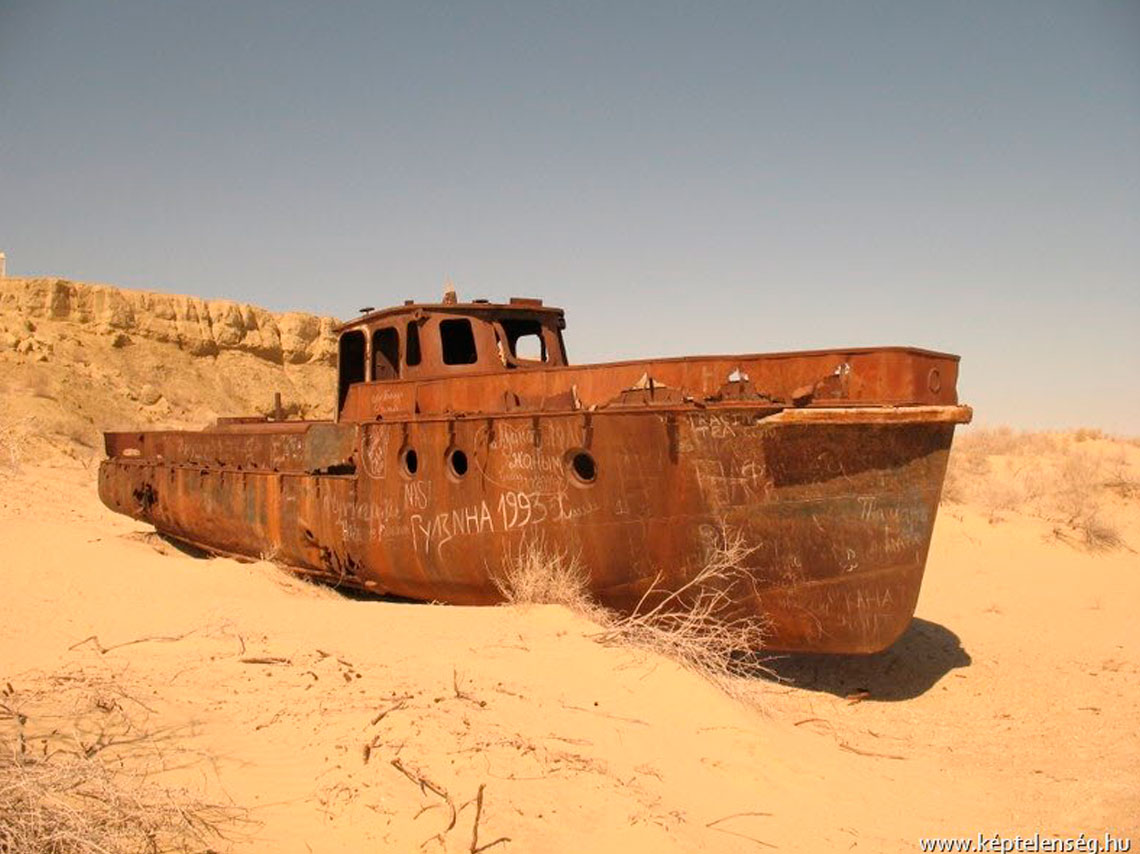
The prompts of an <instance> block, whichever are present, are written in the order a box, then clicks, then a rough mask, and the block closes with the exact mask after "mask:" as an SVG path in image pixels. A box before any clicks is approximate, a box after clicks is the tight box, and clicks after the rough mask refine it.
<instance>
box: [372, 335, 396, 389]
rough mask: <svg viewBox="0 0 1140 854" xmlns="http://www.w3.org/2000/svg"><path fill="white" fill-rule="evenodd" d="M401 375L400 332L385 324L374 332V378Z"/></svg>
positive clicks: (380, 378)
mask: <svg viewBox="0 0 1140 854" xmlns="http://www.w3.org/2000/svg"><path fill="white" fill-rule="evenodd" d="M399 375H400V333H399V332H397V331H396V328H395V327H393V326H384V327H382V328H380V329H377V330H376V331H375V332H373V333H372V379H373V380H394V379H396V377H398V376H399Z"/></svg>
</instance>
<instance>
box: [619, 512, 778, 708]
mask: <svg viewBox="0 0 1140 854" xmlns="http://www.w3.org/2000/svg"><path fill="white" fill-rule="evenodd" d="M753 551H754V549H750V548H748V547H747V546H746V545H745V543H744V537H743V536H742V535H741V534H740V533H739V532H731V531H729V530H728V529H727V528H724V527H722V528H721V529H720V531H719V533H718V540H717V542H716V543H715V544H714V545H713V546H712V548H710V549H709V553H708V555H707V556H706V559H705V562H704V565H703V566H702V567H701V568H700V570H699V571H697V572H696V573H695V574H694V575H693V576H692V577H691V578H690V579H689V580H688V581H686V582H684V583H683V584H681V585H680V586H679V587H677V588H676V589H675V590H668V589H666V588H663V587H661V586H660V582H661V576H660V575H658V577H657V579H656V580H655V581H654V583H653V585H651V586H650V589H649V590H648V591H646V593H645V595H643V596H642V597H641V601H640V602H638V604H637V607H636V608H634V610H633V612H632V613H630V614H627V615H625V616H621V617H616V618H615V619H613V620H612V621H611V623H610V625H608V626H607V627H606V628H605V630H604V631H603V632H602V633H601V634H600V635H599V636H598V640H599V641H600V642H601V643H603V644H607V645H619V646H626V645H631V646H636V647H640V648H642V649H648V650H650V651H652V652H655V653H657V654H659V655H664V656H666V657H668V658H671V659H673V660H674V661H676V662H678V663H679V664H681V665H682V666H683V667H686V668H688V669H689V670H692V671H693V672H695V673H697V674H699V675H701V676H703V677H705V678H706V679H708V680H709V681H711V682H713V683H714V684H715V685H718V686H719V687H721V688H722V689H724V690H725V691H727V692H728V693H730V694H732V695H734V696H741V695H742V693H744V691H745V689H746V688H747V687H749V686H748V683H747V682H744V681H742V679H741V677H744V676H748V675H753V674H755V673H756V670H757V665H756V656H757V654H758V653H759V651H760V650H761V649H762V648H763V646H764V640H765V638H766V637H767V634H768V630H769V625H770V624H769V620H768V619H767V617H765V616H757V615H756V614H755V613H754V612H753V611H752V610H751V608H750V607H749V604H750V603H747V604H746V603H745V600H747V599H753V598H754V597H755V596H756V595H757V591H756V587H755V580H754V579H753V577H752V574H751V573H750V572H748V570H747V569H745V568H744V561H745V560H746V559H747V558H748V556H749V555H750V554H751V553H752V552H753Z"/></svg>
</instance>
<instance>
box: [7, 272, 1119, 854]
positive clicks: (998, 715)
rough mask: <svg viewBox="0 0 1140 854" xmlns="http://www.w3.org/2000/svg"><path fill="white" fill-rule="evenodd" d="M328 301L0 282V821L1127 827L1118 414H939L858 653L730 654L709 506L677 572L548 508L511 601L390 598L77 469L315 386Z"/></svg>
mask: <svg viewBox="0 0 1140 854" xmlns="http://www.w3.org/2000/svg"><path fill="white" fill-rule="evenodd" d="M124 306H126V308H124ZM128 309H129V310H128ZM29 326H30V327H32V328H29ZM330 328H331V321H326V320H321V319H316V318H310V319H303V318H297V317H294V318H293V319H292V320H286V319H282V318H280V317H274V316H272V315H270V314H269V313H267V312H260V310H257V309H252V308H249V307H242V306H236V305H235V304H229V303H222V304H215V303H209V304H206V303H202V302H201V301H194V300H191V299H189V298H182V297H165V296H162V295H139V294H132V293H131V292H120V291H117V290H115V289H112V288H107V287H105V286H99V287H96V288H88V287H86V286H83V285H78V284H73V283H66V282H62V283H61V282H58V281H57V280H31V281H26V280H5V281H4V282H3V283H0V570H2V572H3V579H4V588H3V596H0V852H4V854H10V852H16V851H21V852H23V851H32V852H39V851H44V852H48V851H51V852H96V851H107V852H120V851H151V850H153V851H162V850H172V851H206V850H212V851H219V852H221V851H267V852H268V851H272V852H288V851H298V852H305V851H329V850H374V851H401V852H403V851H428V852H431V851H452V852H467V854H473V852H478V851H485V850H489V851H491V852H499V851H504V852H509V851H527V852H529V851H549V852H577V851H580V850H583V849H584V848H587V849H589V850H597V851H622V852H625V851H654V852H667V851H677V852H682V851H683V852H691V851H708V852H739V851H749V850H766V849H768V848H770V847H776V848H779V849H784V850H835V849H840V850H874V851H913V850H915V849H916V847H917V840H918V838H919V837H920V836H931V835H943V834H953V835H961V836H974V837H975V838H976V835H977V834H978V833H979V832H986V833H989V834H992V833H1003V834H1006V835H1008V836H1012V835H1014V834H1017V833H1021V834H1023V835H1025V834H1032V833H1033V832H1040V833H1042V834H1043V835H1050V834H1057V835H1065V836H1076V835H1077V834H1078V833H1081V832H1085V833H1088V834H1103V833H1104V832H1106V831H1111V832H1113V833H1116V834H1118V835H1120V834H1123V835H1132V836H1136V834H1137V833H1138V832H1140V825H1138V823H1137V817H1136V811H1135V804H1136V803H1137V802H1138V801H1140V785H1138V780H1137V777H1136V774H1135V768H1134V762H1135V755H1136V754H1137V752H1138V751H1140V736H1138V735H1137V733H1140V703H1138V702H1137V700H1138V699H1140V698H1138V689H1137V687H1136V686H1137V685H1138V684H1140V680H1138V679H1137V677H1138V675H1140V643H1138V641H1140V630H1138V628H1137V623H1136V620H1135V616H1134V613H1133V611H1134V607H1135V602H1136V601H1138V597H1140V560H1138V559H1137V555H1136V552H1135V549H1136V548H1137V547H1138V545H1137V544H1138V543H1140V514H1137V512H1136V511H1137V501H1138V499H1140V495H1138V494H1137V491H1136V484H1137V477H1138V475H1140V445H1138V444H1137V442H1136V441H1135V440H1125V439H1119V438H1112V437H1108V436H1104V435H1101V434H1099V433H1097V432H1096V431H1095V430H1084V431H1077V432H1071V433H1050V434H1043V433H1020V432H1016V431H1013V430H1008V429H998V430H980V429H969V430H965V431H962V432H961V435H960V436H959V438H958V439H957V440H956V444H955V450H954V451H953V453H952V457H951V463H950V472H949V475H948V478H947V482H946V487H945V490H944V496H943V503H942V509H941V511H940V517H939V521H938V524H937V527H936V530H935V538H934V542H933V545H932V548H931V554H930V558H929V563H928V567H927V576H926V581H925V583H924V587H923V594H922V598H921V600H920V602H919V608H918V615H917V618H916V620H915V622H914V624H913V626H912V627H911V629H910V630H909V631H908V632H907V633H906V634H905V635H904V636H903V638H902V639H901V640H900V641H899V642H898V643H897V644H896V645H895V646H894V647H893V648H892V649H890V650H888V651H887V652H885V653H881V654H879V655H875V656H869V657H863V658H830V657H825V656H795V657H775V656H769V657H767V658H765V659H764V660H763V661H761V662H757V661H755V660H754V659H741V658H740V657H739V656H734V655H732V653H733V652H735V651H736V650H738V649H740V648H742V647H750V648H751V647H754V646H755V645H756V639H757V637H758V635H760V634H762V631H763V626H762V624H756V623H749V624H736V625H725V624H724V623H723V622H719V621H717V619H716V618H715V614H716V612H717V605H718V602H717V599H716V597H717V596H719V595H722V594H721V593H719V592H718V591H723V590H725V589H731V583H730V582H731V580H732V578H733V577H734V573H735V572H736V567H737V565H738V563H739V560H740V558H741V554H740V549H741V546H740V543H739V542H738V541H736V540H734V538H733V536H732V532H731V531H725V532H724V539H723V543H722V548H721V549H720V550H719V551H718V552H717V553H716V554H714V555H713V558H712V560H711V561H710V566H709V568H708V570H707V574H706V576H704V577H703V578H702V579H701V580H698V581H697V582H695V583H694V585H692V586H691V587H688V588H686V589H684V590H679V591H672V590H660V591H658V594H659V595H658V596H656V597H655V598H654V599H652V600H648V601H647V602H646V603H644V606H643V607H642V608H641V609H639V611H638V612H637V613H635V614H634V615H630V616H625V617H619V616H615V615H610V614H606V613H605V612H603V611H601V609H599V608H597V606H596V605H594V604H593V603H591V602H590V601H589V599H588V597H586V596H585V594H584V585H583V580H584V575H583V573H584V570H583V568H582V567H580V566H578V565H577V564H576V563H575V560H574V556H573V555H557V554H552V553H550V552H549V551H548V550H547V549H545V548H544V547H543V545H542V543H541V542H536V543H532V544H529V545H528V547H527V548H524V549H523V551H522V552H520V554H519V555H518V556H517V558H516V560H514V561H512V562H511V563H510V565H508V566H504V567H499V568H492V570H493V571H494V572H496V574H497V576H498V578H499V581H500V583H501V585H502V589H503V592H504V594H505V596H506V598H507V599H508V600H509V601H510V602H511V603H512V604H509V605H508V606H506V607H500V608H455V607H444V606H434V605H414V604H407V603H397V602H388V601H380V600H370V599H350V598H345V597H343V596H341V595H339V594H337V593H336V592H334V591H332V590H330V589H328V588H325V587H320V586H316V585H312V584H309V583H306V582H303V581H300V580H297V579H295V578H293V577H291V576H289V575H287V574H285V573H283V572H282V571H281V570H280V569H279V568H277V567H275V566H273V565H272V564H270V563H267V562H260V563H254V564H240V563H236V562H234V561H230V560H224V559H203V558H201V557H198V556H194V555H190V554H186V553H184V552H182V551H180V550H179V549H177V548H175V547H173V546H172V545H170V544H168V543H166V542H165V541H163V540H161V539H159V538H157V537H155V535H154V534H153V532H152V531H150V530H148V528H147V526H145V525H141V524H138V523H136V522H133V521H132V520H129V519H125V518H123V517H119V516H114V515H113V514H110V513H109V512H108V511H106V510H105V509H104V508H102V506H101V505H100V504H99V503H98V500H97V498H96V497H95V493H94V485H93V477H94V469H93V463H94V461H95V460H96V459H97V458H98V455H99V452H100V442H99V438H98V436H99V433H100V431H102V430H106V429H120V428H124V427H129V426H133V425H139V424H141V425H146V426H154V425H169V426H202V424H204V423H206V422H207V421H208V420H209V419H211V418H213V417H216V416H217V415H224V414H240V413H248V412H250V411H258V410H261V411H265V410H267V409H268V407H269V406H270V405H271V402H272V401H271V394H272V391H273V390H276V389H279V390H281V391H282V392H283V396H284V397H285V399H286V401H287V402H288V403H291V404H292V405H293V406H294V407H295V409H294V411H297V412H304V413H307V414H320V413H322V412H327V409H323V410H322V409H321V407H327V406H328V404H329V402H331V400H332V396H333V380H332V362H331V352H332V350H331V349H330V348H331V343H330V342H331V338H330V336H329V334H328V330H329V329H330ZM290 330H293V331H290ZM296 330H301V331H300V332H297V331H296ZM306 330H307V331H306ZM123 336H125V337H126V339H129V341H128V340H124V337H123ZM29 342H30V343H29ZM211 342H212V343H211ZM267 392H268V394H267ZM267 398H268V399H267ZM726 582H729V583H726ZM670 596H675V597H681V598H682V599H683V600H684V601H685V602H686V603H687V604H688V605H689V607H688V608H687V609H685V610H683V611H682V612H681V613H680V614H677V613H675V612H666V611H664V610H661V609H658V608H657V607H656V603H658V602H660V601H661V599H662V598H665V597H670ZM758 665H759V666H758ZM742 699H743V700H745V702H741V700H742Z"/></svg>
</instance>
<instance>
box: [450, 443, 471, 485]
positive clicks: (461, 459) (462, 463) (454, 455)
mask: <svg viewBox="0 0 1140 854" xmlns="http://www.w3.org/2000/svg"><path fill="white" fill-rule="evenodd" d="M447 467H448V469H449V470H450V471H451V474H452V475H453V476H454V477H456V478H460V477H463V475H465V474H467V454H466V453H464V452H463V451H461V450H459V449H458V448H455V449H454V450H452V452H451V453H450V454H448V455H447Z"/></svg>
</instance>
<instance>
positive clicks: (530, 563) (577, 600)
mask: <svg viewBox="0 0 1140 854" xmlns="http://www.w3.org/2000/svg"><path fill="white" fill-rule="evenodd" d="M492 580H493V581H494V583H495V586H496V587H497V588H498V589H499V592H500V593H501V594H502V595H503V598H504V599H505V600H506V601H507V602H508V603H509V604H511V605H565V606H566V607H567V608H569V609H570V610H571V611H574V612H576V613H579V614H584V615H585V616H588V617H590V618H591V619H595V620H598V619H599V618H600V616H601V615H600V612H601V607H600V606H599V605H598V604H597V603H596V602H594V600H593V599H592V598H591V597H590V592H589V582H590V576H589V573H587V572H586V569H585V567H583V566H582V562H581V560H580V559H579V557H578V556H577V555H571V554H570V553H569V552H566V551H561V550H557V549H553V548H550V547H548V546H547V545H546V541H545V540H544V539H542V538H537V539H527V540H524V541H523V542H522V544H521V545H520V546H519V550H518V552H517V553H516V554H515V555H513V556H512V559H511V560H510V561H508V563H507V565H506V566H505V567H504V568H503V572H502V574H500V575H497V576H493V578H492Z"/></svg>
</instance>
